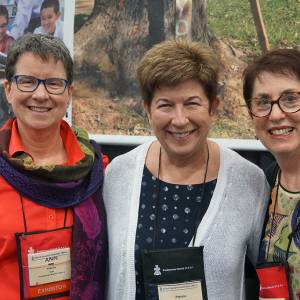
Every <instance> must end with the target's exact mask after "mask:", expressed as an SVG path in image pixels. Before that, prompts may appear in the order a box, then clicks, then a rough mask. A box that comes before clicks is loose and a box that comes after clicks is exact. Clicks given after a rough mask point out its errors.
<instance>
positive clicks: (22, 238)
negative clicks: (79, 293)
mask: <svg viewBox="0 0 300 300" xmlns="http://www.w3.org/2000/svg"><path fill="white" fill-rule="evenodd" d="M20 197H21V196H20ZM21 203H22V212H23V220H24V228H25V231H24V232H17V233H15V237H16V243H17V255H18V265H19V277H20V299H21V300H28V299H49V298H51V299H52V298H58V297H63V296H68V295H69V291H70V278H71V258H70V257H71V253H70V251H71V243H72V228H73V227H72V226H69V227H66V218H67V209H66V210H65V220H64V225H63V227H61V228H57V229H54V230H41V231H31V232H29V231H27V224H26V218H25V213H24V206H23V199H22V197H21Z"/></svg>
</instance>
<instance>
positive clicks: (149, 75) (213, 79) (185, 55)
mask: <svg viewBox="0 0 300 300" xmlns="http://www.w3.org/2000/svg"><path fill="white" fill-rule="evenodd" d="M219 66H220V63H219V61H218V59H217V57H216V56H215V54H214V52H213V50H212V49H210V48H209V47H207V46H205V45H203V44H201V43H198V42H188V41H182V40H168V41H165V42H162V43H159V44H157V45H155V46H154V47H153V48H151V49H150V50H148V51H147V52H146V53H145V55H144V57H143V58H142V59H141V61H140V63H139V65H138V69H137V77H138V80H139V83H140V88H141V92H142V97H143V100H144V101H146V103H147V104H148V105H150V104H151V101H152V97H153V94H154V91H155V89H156V88H158V87H159V86H161V85H166V86H173V85H177V84H179V83H181V82H183V81H186V80H189V79H195V80H198V81H199V83H200V84H201V85H202V87H203V89H204V91H205V94H206V96H207V98H208V99H209V101H210V102H212V101H213V99H214V98H215V97H216V96H217V93H218V75H219Z"/></svg>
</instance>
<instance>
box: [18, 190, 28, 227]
mask: <svg viewBox="0 0 300 300" xmlns="http://www.w3.org/2000/svg"><path fill="white" fill-rule="evenodd" d="M19 196H20V200H21V206H22V215H23V224H24V231H25V232H27V223H26V217H25V210H24V203H23V197H22V195H21V194H19Z"/></svg>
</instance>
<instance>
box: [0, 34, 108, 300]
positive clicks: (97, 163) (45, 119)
mask: <svg viewBox="0 0 300 300" xmlns="http://www.w3.org/2000/svg"><path fill="white" fill-rule="evenodd" d="M72 80H73V62H72V59H71V56H70V53H69V51H68V49H67V48H66V47H65V45H64V44H63V42H62V41H60V40H59V39H57V38H54V37H51V36H45V35H25V36H23V37H22V38H20V39H19V40H18V41H17V42H16V43H15V44H14V45H13V46H12V48H11V49H10V51H9V54H8V57H7V65H6V80H4V83H3V84H4V88H5V92H6V97H7V100H8V102H9V104H10V105H11V108H12V110H13V112H14V114H15V118H14V119H10V120H8V121H7V122H6V123H5V124H4V126H3V127H2V129H1V130H0V291H1V298H2V297H3V298H2V299H10V300H14V299H36V298H38V299H47V298H51V299H52V298H59V299H85V300H89V299H104V280H105V269H106V256H107V239H106V216H105V211H104V207H103V202H102V196H101V189H102V182H103V165H102V157H101V153H100V152H99V150H98V149H97V146H96V145H95V144H94V143H93V144H91V143H90V142H89V140H88V135H87V133H86V132H84V131H83V130H79V129H74V130H72V129H71V128H70V127H69V125H68V124H67V123H66V122H65V121H63V120H62V119H63V117H64V115H65V113H66V110H67V107H68V105H69V103H70V101H71V97H72V92H73V86H72Z"/></svg>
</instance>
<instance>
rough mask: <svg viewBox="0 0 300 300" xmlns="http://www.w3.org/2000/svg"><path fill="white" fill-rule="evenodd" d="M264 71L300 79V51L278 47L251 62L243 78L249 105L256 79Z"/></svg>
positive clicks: (245, 96)
mask: <svg viewBox="0 0 300 300" xmlns="http://www.w3.org/2000/svg"><path fill="white" fill-rule="evenodd" d="M263 72H269V73H273V74H281V75H286V76H295V77H296V78H297V79H298V80H299V81H300V51H298V50H295V49H276V50H272V51H269V52H267V53H266V54H264V55H263V56H261V57H259V58H258V59H256V60H255V61H254V62H252V63H250V64H249V65H248V67H247V68H246V69H245V71H244V74H243V78H244V82H243V96H244V99H245V101H246V104H247V105H248V106H249V100H250V99H251V97H252V94H253V86H254V82H255V80H256V79H257V78H258V77H259V76H260V75H261V73H263Z"/></svg>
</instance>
